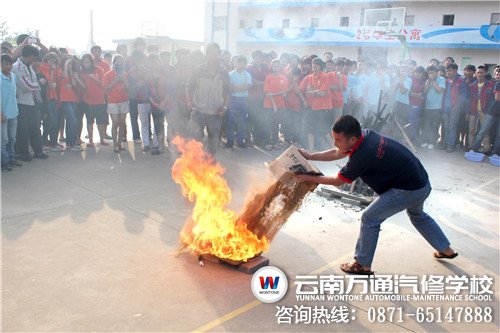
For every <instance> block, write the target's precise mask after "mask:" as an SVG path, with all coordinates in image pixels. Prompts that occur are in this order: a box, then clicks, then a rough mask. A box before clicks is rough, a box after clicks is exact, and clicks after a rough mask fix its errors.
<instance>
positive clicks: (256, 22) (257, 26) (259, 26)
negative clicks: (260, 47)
mask: <svg viewBox="0 0 500 333" xmlns="http://www.w3.org/2000/svg"><path fill="white" fill-rule="evenodd" d="M255 27H256V28H257V29H262V28H263V27H264V21H262V20H257V21H255Z"/></svg>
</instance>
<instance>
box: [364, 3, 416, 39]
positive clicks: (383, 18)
mask: <svg viewBox="0 0 500 333" xmlns="http://www.w3.org/2000/svg"><path fill="white" fill-rule="evenodd" d="M405 15H406V8H405V7H396V8H375V9H365V19H364V24H363V25H364V29H365V30H367V29H369V30H370V31H372V32H377V33H380V34H384V35H386V34H392V35H397V34H400V33H401V31H402V30H403V27H404V23H405Z"/></svg>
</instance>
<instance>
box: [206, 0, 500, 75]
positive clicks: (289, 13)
mask: <svg viewBox="0 0 500 333" xmlns="http://www.w3.org/2000/svg"><path fill="white" fill-rule="evenodd" d="M257 2H258V1H257ZM334 2H335V1H334ZM339 2H340V1H337V2H336V3H328V4H321V3H315V4H313V5H305V6H304V5H302V6H289V5H288V3H287V5H286V6H279V5H267V4H266V5H263V6H259V5H257V6H247V5H246V3H244V2H243V3H241V2H231V3H230V9H229V25H230V30H229V33H226V32H216V33H214V36H216V37H217V38H218V40H216V41H217V42H219V44H220V45H221V47H222V48H225V47H226V45H227V48H228V49H229V50H230V51H231V52H232V53H233V54H234V53H236V52H237V53H240V54H245V55H249V54H250V53H251V51H252V50H254V49H261V50H263V51H270V50H274V51H276V52H277V53H278V54H280V53H283V52H287V53H289V52H293V53H297V54H301V55H303V54H312V53H315V54H319V55H322V54H323V52H325V51H327V50H328V51H333V53H334V56H344V57H347V58H351V59H356V58H357V55H358V47H357V46H355V45H353V46H350V45H349V46H332V45H325V43H318V45H306V44H307V43H300V42H297V43H295V44H293V45H292V44H290V45H286V44H285V45H282V44H280V43H273V42H272V40H267V41H266V40H263V42H262V43H260V44H259V43H247V42H242V41H241V40H239V39H238V36H237V35H238V33H240V32H241V31H242V29H239V27H240V20H244V21H245V22H244V24H245V27H246V28H255V27H256V20H263V28H264V29H268V28H282V23H283V22H282V21H283V19H288V20H289V22H290V28H294V27H310V26H311V18H314V17H318V18H319V28H338V27H340V17H342V16H347V17H349V28H351V29H353V28H358V27H360V26H362V25H363V19H364V17H363V15H362V12H363V9H366V8H383V7H387V6H390V7H406V9H407V15H414V26H420V27H440V26H441V25H442V19H443V15H444V14H454V15H455V22H454V25H453V27H460V26H469V27H479V26H481V25H485V24H489V23H490V18H491V14H492V13H495V12H499V11H500V8H499V6H498V2H497V1H460V0H456V1H447V0H445V1H439V2H438V1H423V0H416V1H404V2H397V1H388V2H382V1H374V2H371V3H356V4H345V3H339ZM217 6H221V7H223V8H220V9H218V8H217ZM226 6H227V3H226V2H223V3H222V4H221V2H216V3H215V7H216V11H218V12H219V13H226V14H227V8H226ZM238 7H239V8H238ZM455 36H458V35H456V34H455ZM456 42H457V41H455V43H456ZM458 42H460V41H458ZM311 43H312V44H314V43H313V42H311ZM326 44H327V43H326ZM398 45H399V44H393V45H392V47H389V48H387V60H388V61H389V62H397V61H398V60H399V54H400V48H399V47H398ZM371 50H372V52H373V51H375V50H376V49H371ZM363 51H365V53H366V52H367V51H368V52H369V51H370V46H366V45H365V46H363ZM410 54H411V56H412V58H413V59H415V60H417V61H418V62H419V63H422V64H426V63H427V61H428V59H429V58H431V57H435V58H438V59H441V60H442V59H444V58H445V57H446V56H449V55H450V56H453V57H454V58H455V60H456V61H457V63H458V64H459V65H460V64H461V62H463V63H464V64H467V63H468V62H471V63H474V64H481V63H498V62H499V48H496V49H495V48H493V49H492V48H490V49H482V48H481V46H479V48H474V49H471V48H469V49H464V48H447V47H445V46H443V45H441V46H440V47H439V48H438V47H432V48H411V50H410ZM462 58H463V60H462ZM469 58H470V59H469Z"/></svg>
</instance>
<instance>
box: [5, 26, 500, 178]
mask: <svg viewBox="0 0 500 333" xmlns="http://www.w3.org/2000/svg"><path fill="white" fill-rule="evenodd" d="M17 45H18V46H17V47H16V48H14V47H12V46H11V45H10V44H9V43H2V56H1V68H2V74H1V95H0V97H1V107H2V109H1V117H2V141H1V142H2V157H1V161H2V171H11V170H12V169H13V168H14V167H16V166H20V165H21V163H20V162H19V160H22V161H25V162H29V161H30V160H31V159H32V158H33V157H34V158H40V159H45V158H47V157H48V154H47V152H48V151H49V150H52V151H56V152H58V151H62V150H64V149H68V150H71V151H81V150H83V149H92V148H93V147H95V145H96V144H100V145H101V146H108V145H109V143H108V140H111V141H112V144H113V151H114V152H115V153H120V152H122V151H124V150H125V148H124V146H123V145H122V142H126V141H127V132H129V131H130V132H131V135H130V136H131V138H132V140H134V142H136V143H137V144H140V143H142V151H144V152H149V151H150V152H151V154H153V155H155V154H159V153H161V151H162V150H163V148H164V146H165V145H169V144H170V141H171V139H172V138H173V137H174V136H175V135H181V136H184V137H195V138H196V139H199V140H203V137H204V136H205V130H206V133H207V138H205V140H206V141H207V142H206V146H207V147H208V150H209V151H210V153H212V154H213V155H215V151H216V147H219V146H224V147H226V148H232V147H234V146H235V145H236V146H237V147H238V148H246V147H249V146H256V147H259V148H261V149H266V150H272V149H282V148H283V147H284V146H285V145H286V144H295V145H297V146H306V147H307V148H308V149H309V150H322V149H327V148H330V147H332V146H333V141H332V138H331V135H330V134H331V133H330V131H331V126H332V124H333V122H334V121H335V119H336V118H338V117H339V116H340V115H342V114H350V115H353V116H355V117H357V118H358V119H360V120H361V122H362V124H363V126H364V127H370V128H373V129H375V130H378V131H381V132H385V133H386V134H389V135H392V136H393V137H395V138H398V139H405V140H406V141H409V142H411V143H412V144H414V145H418V146H420V147H423V148H428V149H434V148H435V147H436V148H441V149H444V150H446V152H449V153H451V152H453V151H454V150H455V149H457V148H458V147H461V148H463V149H465V150H469V149H472V150H475V151H479V150H481V151H482V152H484V153H487V154H493V153H496V154H498V153H499V152H500V138H499V136H500V131H499V130H498V127H499V121H498V117H499V107H498V100H499V96H500V89H499V82H500V66H496V67H495V68H494V71H493V72H494V79H492V78H491V77H489V76H488V75H487V74H486V73H487V70H486V68H485V67H484V66H478V67H477V68H476V67H474V66H473V65H468V66H466V67H465V68H464V70H463V73H462V74H463V75H461V74H459V73H458V66H457V65H456V64H455V63H454V60H453V59H452V58H451V57H448V58H446V59H444V61H443V62H440V61H439V60H437V59H431V60H430V61H429V64H428V65H427V67H426V68H424V67H422V66H418V65H417V63H416V62H415V61H413V60H409V61H406V62H404V63H400V64H398V65H386V64H380V63H379V64H376V63H370V62H367V61H361V60H360V61H353V60H349V59H345V58H341V57H338V58H336V59H334V58H333V54H332V53H331V52H325V53H324V55H323V57H322V58H320V57H319V56H317V55H308V56H303V57H301V58H300V57H299V56H297V55H295V54H282V55H280V57H278V56H277V54H276V53H275V52H269V53H264V52H262V51H258V50H256V51H254V52H252V54H251V59H252V60H251V62H249V61H248V60H247V58H246V57H245V56H243V55H235V56H233V57H231V54H230V53H229V52H227V51H224V52H221V50H220V48H219V46H218V45H217V44H210V45H209V46H208V47H207V50H206V52H207V54H206V55H205V54H203V53H202V52H201V51H194V52H190V51H188V50H185V49H178V50H177V51H176V52H175V54H174V56H175V65H173V66H172V65H171V62H173V61H172V60H173V59H172V55H171V54H170V52H166V51H164V52H158V48H157V47H155V46H153V45H150V46H149V47H146V43H145V41H144V40H143V39H142V38H137V39H135V40H134V43H133V45H132V50H130V51H131V52H130V54H129V50H128V49H127V46H126V45H124V44H120V45H118V47H117V50H116V54H115V55H114V56H113V57H112V59H110V57H109V56H107V57H105V58H102V50H101V48H100V47H99V46H94V47H92V48H91V50H90V53H89V54H84V55H83V56H81V57H77V56H76V55H71V54H68V52H67V50H65V49H58V48H55V47H51V48H47V47H45V46H44V45H43V44H42V43H41V42H40V41H39V40H38V39H36V38H32V37H30V36H28V35H21V36H19V38H18V40H17ZM127 114H129V122H130V128H127V122H126V119H127ZM84 118H85V124H86V129H87V134H88V135H87V137H86V138H85V139H82V129H83V123H84V122H83V119H84ZM139 124H140V125H139ZM94 125H95V126H96V128H97V135H95V134H94ZM109 125H111V126H110V127H111V135H108V134H107V133H108V130H107V129H108V127H109ZM95 137H98V138H99V141H97V142H98V143H96V142H95V141H94V139H95ZM85 140H87V141H86V142H84V141H85ZM63 143H64V144H63ZM82 144H84V145H83V146H82Z"/></svg>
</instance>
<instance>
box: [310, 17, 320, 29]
mask: <svg viewBox="0 0 500 333" xmlns="http://www.w3.org/2000/svg"><path fill="white" fill-rule="evenodd" d="M317 27H319V18H318V17H313V18H312V19H311V28H317Z"/></svg>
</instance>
